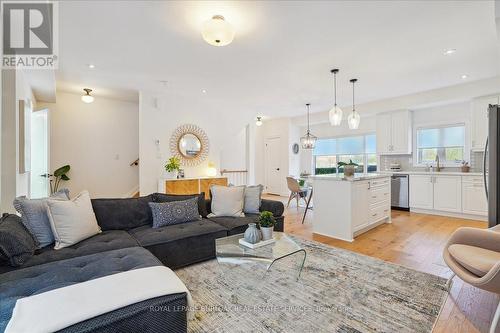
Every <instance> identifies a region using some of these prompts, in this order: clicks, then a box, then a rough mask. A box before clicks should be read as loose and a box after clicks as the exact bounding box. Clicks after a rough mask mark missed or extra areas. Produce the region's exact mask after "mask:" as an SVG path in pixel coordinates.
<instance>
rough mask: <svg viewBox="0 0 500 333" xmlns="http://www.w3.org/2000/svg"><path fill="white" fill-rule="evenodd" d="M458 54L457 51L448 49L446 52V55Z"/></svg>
mask: <svg viewBox="0 0 500 333" xmlns="http://www.w3.org/2000/svg"><path fill="white" fill-rule="evenodd" d="M455 52H457V49H446V50H444V55H450V54H453V53H455Z"/></svg>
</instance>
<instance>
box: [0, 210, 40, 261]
mask: <svg viewBox="0 0 500 333" xmlns="http://www.w3.org/2000/svg"><path fill="white" fill-rule="evenodd" d="M35 249H36V243H35V240H34V239H33V236H31V234H30V233H29V232H28V230H27V229H26V227H25V226H24V224H23V222H22V221H21V218H20V217H19V216H17V215H13V214H6V215H4V216H2V218H1V219H0V258H1V260H2V261H5V262H6V263H7V264H9V265H10V266H13V267H19V266H21V265H22V264H24V263H25V262H26V260H28V259H29V258H31V257H32V256H33V254H34V253H35Z"/></svg>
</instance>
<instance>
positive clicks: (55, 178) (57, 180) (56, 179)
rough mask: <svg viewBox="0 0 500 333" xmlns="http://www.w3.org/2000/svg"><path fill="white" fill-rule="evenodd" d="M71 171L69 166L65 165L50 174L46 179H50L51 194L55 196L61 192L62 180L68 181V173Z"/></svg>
mask: <svg viewBox="0 0 500 333" xmlns="http://www.w3.org/2000/svg"><path fill="white" fill-rule="evenodd" d="M70 169H71V167H70V166H69V165H63V166H62V167H60V168H58V169H56V170H55V171H54V173H52V174H50V173H48V174H47V175H46V177H47V178H48V179H49V184H50V194H54V193H56V192H57V191H59V184H61V180H63V181H68V180H69V177H68V172H69V170H70Z"/></svg>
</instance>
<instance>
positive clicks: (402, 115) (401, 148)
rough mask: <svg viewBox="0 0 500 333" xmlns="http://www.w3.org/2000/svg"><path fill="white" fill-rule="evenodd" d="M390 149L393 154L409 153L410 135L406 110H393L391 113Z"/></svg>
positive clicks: (408, 117)
mask: <svg viewBox="0 0 500 333" xmlns="http://www.w3.org/2000/svg"><path fill="white" fill-rule="evenodd" d="M391 130H392V131H391V133H392V137H391V139H392V143H391V144H392V149H391V152H392V153H394V154H410V153H411V151H410V148H409V139H410V136H411V135H412V133H411V128H410V114H409V112H408V111H401V112H394V113H392V115H391Z"/></svg>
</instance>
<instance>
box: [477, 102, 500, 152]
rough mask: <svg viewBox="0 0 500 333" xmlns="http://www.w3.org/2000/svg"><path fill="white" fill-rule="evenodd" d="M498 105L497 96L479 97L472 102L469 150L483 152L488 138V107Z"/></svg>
mask: <svg viewBox="0 0 500 333" xmlns="http://www.w3.org/2000/svg"><path fill="white" fill-rule="evenodd" d="M490 104H499V96H489V97H480V98H476V99H474V100H472V107H471V120H472V121H471V148H472V150H476V151H478V150H484V144H485V143H486V137H487V136H488V106H489V105H490Z"/></svg>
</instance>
